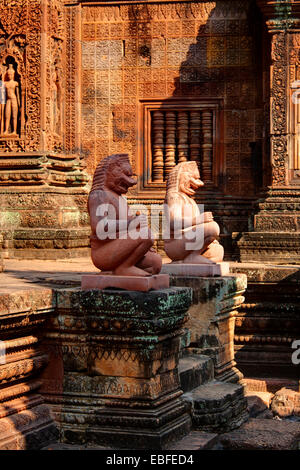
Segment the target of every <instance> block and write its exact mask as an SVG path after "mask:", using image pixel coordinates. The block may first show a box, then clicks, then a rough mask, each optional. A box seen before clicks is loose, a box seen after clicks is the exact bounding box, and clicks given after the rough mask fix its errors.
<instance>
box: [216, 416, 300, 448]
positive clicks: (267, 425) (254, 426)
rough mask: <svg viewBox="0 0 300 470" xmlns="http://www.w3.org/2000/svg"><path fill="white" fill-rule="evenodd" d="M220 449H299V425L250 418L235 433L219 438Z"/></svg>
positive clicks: (275, 420)
mask: <svg viewBox="0 0 300 470" xmlns="http://www.w3.org/2000/svg"><path fill="white" fill-rule="evenodd" d="M219 440H220V444H219V445H220V446H221V447H220V448H221V449H226V450H227V449H228V450H296V449H300V425H299V423H292V422H289V421H279V420H277V419H258V418H251V419H249V421H248V422H247V423H245V424H243V425H242V426H241V427H240V428H239V429H237V430H236V431H231V432H228V433H226V434H222V435H221V436H219Z"/></svg>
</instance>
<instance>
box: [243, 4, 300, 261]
mask: <svg viewBox="0 0 300 470" xmlns="http://www.w3.org/2000/svg"><path fill="white" fill-rule="evenodd" d="M257 3H258V5H259V7H260V8H261V10H262V12H263V14H264V16H265V18H266V24H267V28H268V30H269V33H270V34H271V66H270V151H271V184H270V187H269V188H268V190H267V193H266V195H265V198H264V199H263V200H260V201H258V211H257V214H256V215H255V216H254V225H253V229H254V232H253V233H245V232H244V233H243V234H242V236H241V237H239V240H238V241H237V246H238V249H239V252H240V259H241V261H248V260H252V261H254V260H255V261H265V262H271V263H274V262H276V263H279V264H282V263H284V264H289V263H299V260H300V258H299V254H298V251H299V250H298V248H299V244H300V227H299V220H300V218H299V216H300V212H299V204H298V199H299V196H300V181H299V176H298V173H299V171H298V166H299V158H298V155H299V156H300V154H299V151H300V148H299V145H298V124H299V103H298V101H299V96H298V94H299V92H298V91H297V90H298V89H299V85H297V80H299V79H300V54H299V51H300V20H299V15H300V2H299V1H295V2H274V3H271V2H265V1H258V2H257ZM299 83H300V82H299Z"/></svg>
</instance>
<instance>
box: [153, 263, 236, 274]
mask: <svg viewBox="0 0 300 470" xmlns="http://www.w3.org/2000/svg"><path fill="white" fill-rule="evenodd" d="M161 272H162V273H165V274H170V275H173V276H200V277H212V276H226V275H227V274H229V263H213V264H187V263H167V264H164V265H163V266H162V270H161Z"/></svg>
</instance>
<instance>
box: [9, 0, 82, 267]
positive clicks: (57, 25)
mask: <svg viewBox="0 0 300 470" xmlns="http://www.w3.org/2000/svg"><path fill="white" fill-rule="evenodd" d="M75 13H76V9H75ZM73 18H74V9H73V10H70V9H68V7H66V6H65V5H64V2H63V1H60V0H46V1H42V0H33V1H29V0H20V1H18V2H10V1H7V0H1V2H0V74H1V77H0V79H2V80H1V82H0V97H1V103H0V208H1V213H0V232H1V233H2V234H3V237H4V244H5V247H6V253H7V254H8V256H12V257H27V258H28V257H29V258H35V257H38V258H61V257H68V256H76V255H82V254H87V247H88V245H89V227H88V216H87V210H86V198H87V183H88V180H89V178H88V175H86V173H85V172H84V166H85V165H84V162H83V160H82V158H81V155H80V148H79V143H78V139H77V140H76V138H75V137H74V136H75V135H76V122H77V121H76V119H75V114H76V106H77V107H78V106H79V104H78V102H77V100H76V97H75V91H76V90H75V88H76V77H75V67H74V63H75V60H76V51H75V46H74V44H75V43H76V44H77V47H78V43H77V42H76V38H75V37H74V34H73V32H74V28H75V26H74V24H73ZM74 51H75V52H74ZM16 103H17V104H16ZM15 120H16V122H17V124H16V128H15V127H14V126H15ZM15 131H16V132H15Z"/></svg>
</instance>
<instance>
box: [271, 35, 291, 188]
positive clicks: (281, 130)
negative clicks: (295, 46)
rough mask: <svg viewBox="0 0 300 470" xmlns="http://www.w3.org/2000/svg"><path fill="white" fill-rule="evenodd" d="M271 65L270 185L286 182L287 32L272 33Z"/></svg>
mask: <svg viewBox="0 0 300 470" xmlns="http://www.w3.org/2000/svg"><path fill="white" fill-rule="evenodd" d="M271 59H272V65H271V69H270V75H271V77H270V81H271V96H270V105H271V106H270V109H271V120H270V133H271V162H272V186H284V185H286V184H287V169H288V153H287V136H286V134H287V85H288V82H287V80H288V65H287V34H286V32H275V33H274V32H273V33H272V51H271Z"/></svg>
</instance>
